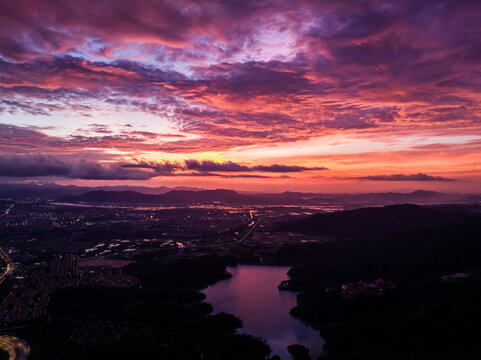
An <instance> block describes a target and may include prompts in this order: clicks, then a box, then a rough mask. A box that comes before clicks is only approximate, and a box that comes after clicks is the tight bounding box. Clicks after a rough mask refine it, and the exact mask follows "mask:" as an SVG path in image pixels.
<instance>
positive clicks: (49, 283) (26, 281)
mask: <svg viewBox="0 0 481 360" xmlns="http://www.w3.org/2000/svg"><path fill="white" fill-rule="evenodd" d="M138 284H139V281H138V279H137V278H135V277H133V276H131V275H129V274H126V273H123V272H122V269H121V268H114V267H110V266H88V267H81V266H80V260H79V258H78V256H77V255H73V254H67V255H65V256H60V255H56V256H54V258H53V260H52V261H51V262H50V271H47V269H46V268H45V267H42V268H38V269H35V270H34V271H33V272H32V274H31V275H30V276H28V277H26V278H23V279H21V280H20V282H19V283H18V284H17V285H16V286H15V287H14V288H13V289H12V291H11V292H10V293H9V294H8V295H7V297H6V298H5V300H4V301H3V303H2V304H1V305H0V322H1V323H4V324H10V323H16V322H21V321H26V320H30V319H35V318H39V317H42V316H45V315H46V308H47V304H48V301H49V298H50V296H51V294H52V293H53V292H54V291H56V290H58V289H62V288H68V287H77V286H117V287H127V286H134V285H138Z"/></svg>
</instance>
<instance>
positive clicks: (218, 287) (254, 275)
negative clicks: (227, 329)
mask: <svg viewBox="0 0 481 360" xmlns="http://www.w3.org/2000/svg"><path fill="white" fill-rule="evenodd" d="M227 270H228V271H229V272H230V273H232V275H233V277H232V278H230V279H227V280H222V281H219V282H217V283H216V284H214V285H211V286H209V287H208V288H206V289H204V290H203V292H204V294H205V295H206V296H207V299H206V301H207V302H208V303H211V304H212V305H213V306H214V311H215V312H216V313H220V312H226V313H229V314H233V315H236V316H237V317H239V318H240V319H241V320H242V322H243V323H244V327H243V328H242V329H239V332H241V333H247V334H251V335H255V336H259V337H262V338H263V339H265V340H266V341H267V342H268V343H269V345H270V347H271V348H272V350H273V353H272V354H271V355H273V354H277V355H279V356H280V357H281V358H282V359H283V360H287V359H290V355H289V353H288V352H287V345H291V344H301V345H304V346H306V347H307V348H309V350H310V353H311V355H315V356H318V355H319V354H320V353H321V352H322V345H323V344H324V340H323V339H322V337H321V336H320V335H319V332H317V331H316V330H314V329H312V328H310V327H308V326H306V325H304V324H303V323H302V322H301V321H299V320H297V319H295V318H294V317H292V316H291V315H289V310H290V309H291V308H293V307H294V306H296V293H295V292H292V291H279V290H278V289H277V285H279V283H280V282H281V281H282V280H287V279H288V276H287V271H288V270H289V267H288V266H264V265H237V266H229V267H227Z"/></svg>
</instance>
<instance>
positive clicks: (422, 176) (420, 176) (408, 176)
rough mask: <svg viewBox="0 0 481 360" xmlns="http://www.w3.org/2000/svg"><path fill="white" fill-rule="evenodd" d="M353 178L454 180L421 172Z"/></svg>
mask: <svg viewBox="0 0 481 360" xmlns="http://www.w3.org/2000/svg"><path fill="white" fill-rule="evenodd" d="M355 179H360V180H373V181H454V179H448V178H445V177H442V176H433V175H428V174H423V173H417V174H393V175H370V176H363V177H358V178H355Z"/></svg>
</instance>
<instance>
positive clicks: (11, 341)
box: [0, 335, 30, 360]
mask: <svg viewBox="0 0 481 360" xmlns="http://www.w3.org/2000/svg"><path fill="white" fill-rule="evenodd" d="M0 348H1V349H3V350H5V351H6V352H8V359H9V360H25V359H26V358H27V357H28V354H29V353H30V346H29V345H28V344H27V343H26V342H25V341H23V340H20V339H19V338H16V337H15V336H10V335H0Z"/></svg>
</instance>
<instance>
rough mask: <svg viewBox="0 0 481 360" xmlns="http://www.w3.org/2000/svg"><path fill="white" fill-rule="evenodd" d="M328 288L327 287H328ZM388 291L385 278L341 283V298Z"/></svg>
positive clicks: (380, 293) (379, 293)
mask: <svg viewBox="0 0 481 360" xmlns="http://www.w3.org/2000/svg"><path fill="white" fill-rule="evenodd" d="M326 290H327V289H326ZM385 291H386V284H385V282H384V280H382V279H377V280H376V281H357V282H350V283H347V284H343V285H341V292H340V295H341V298H343V299H353V298H354V297H355V296H367V295H382V294H384V292H385Z"/></svg>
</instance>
